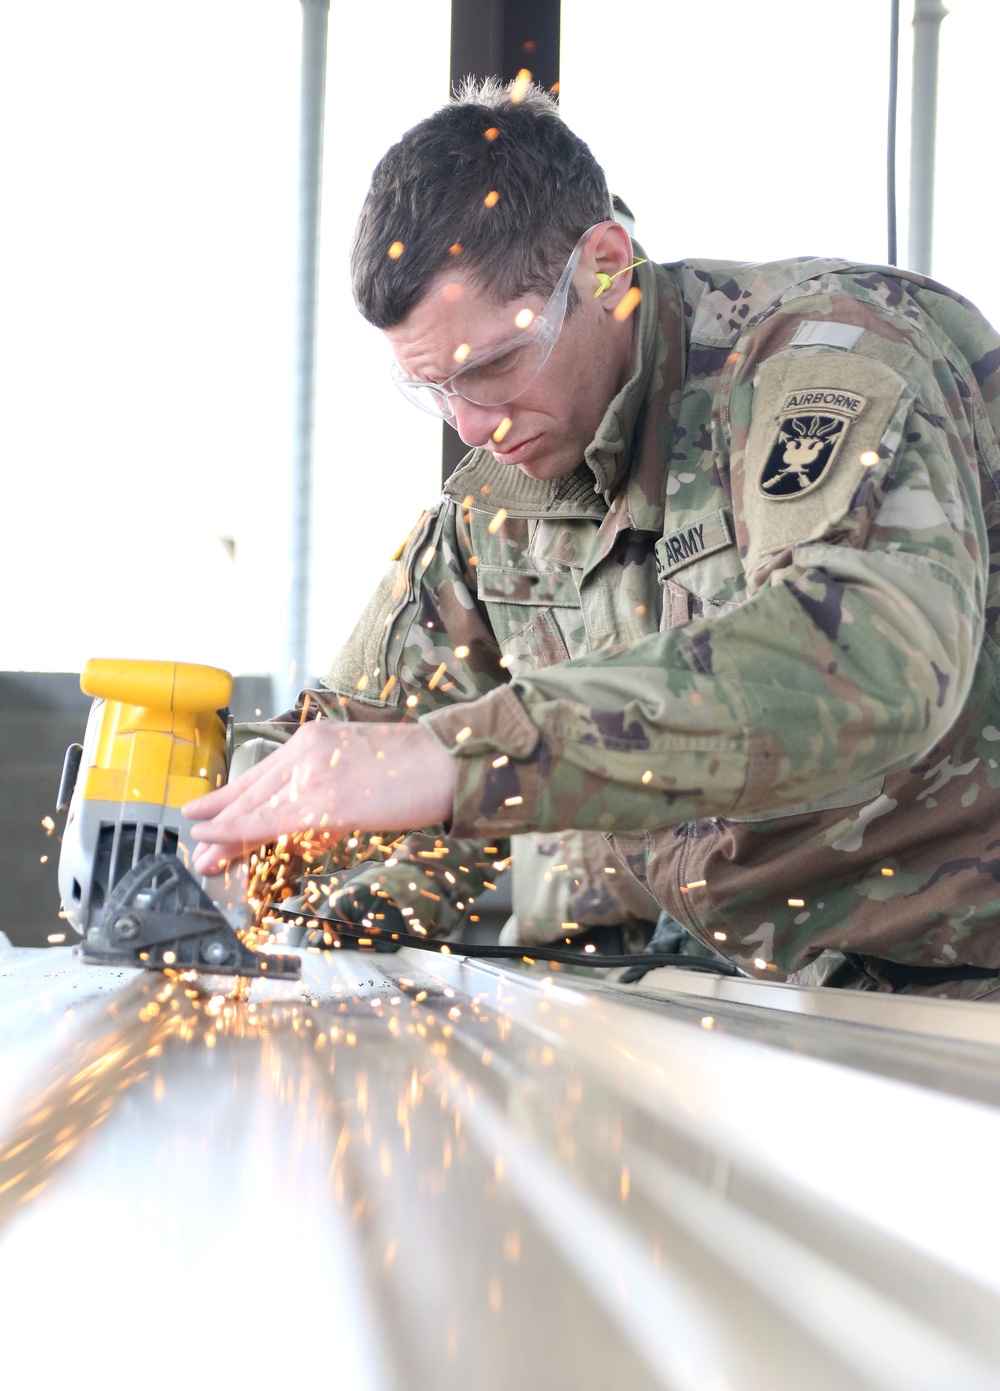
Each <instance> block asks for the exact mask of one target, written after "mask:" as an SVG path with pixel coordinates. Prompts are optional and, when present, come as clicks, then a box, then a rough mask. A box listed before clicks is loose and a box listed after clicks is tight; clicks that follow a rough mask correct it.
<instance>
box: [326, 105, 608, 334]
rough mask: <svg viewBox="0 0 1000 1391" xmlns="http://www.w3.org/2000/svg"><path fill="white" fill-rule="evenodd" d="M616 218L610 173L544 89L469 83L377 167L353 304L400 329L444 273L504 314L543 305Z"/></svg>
mask: <svg viewBox="0 0 1000 1391" xmlns="http://www.w3.org/2000/svg"><path fill="white" fill-rule="evenodd" d="M493 195H499V197H494V196H493ZM613 216H614V214H613V212H612V207H611V195H610V193H609V192H608V184H607V179H606V178H605V176H604V170H603V169H602V168H601V166H600V165H599V164H598V163H597V161H596V160H595V159H594V156H593V155H592V154H591V152H590V149H589V147H588V146H587V145H586V144H585V142H584V141H583V140H581V139H580V137H579V136H577V135H574V134H573V132H572V131H571V130H570V129H569V127H568V126H567V125H566V123H565V122H564V121H563V119H562V117H561V116H560V115H559V112H558V110H557V108H556V105H555V102H554V101H553V100H552V98H551V97H550V96H549V95H548V93H547V92H546V91H544V89H542V88H541V87H537V86H530V87H528V88H527V90H524V89H523V85H522V86H518V84H516V83H511V84H509V85H504V84H503V83H501V82H499V81H498V80H497V79H496V78H488V79H487V80H486V81H485V82H474V81H473V80H471V79H468V78H467V79H466V81H465V82H464V83H463V84H462V87H461V89H460V90H459V92H458V94H457V96H456V97H455V99H454V100H453V101H451V102H450V103H449V104H448V105H447V106H444V107H442V108H441V109H440V110H439V111H436V112H435V113H434V115H433V116H429V117H428V118H427V119H426V120H424V121H421V122H420V124H419V125H416V126H414V127H413V129H412V130H410V131H407V133H406V134H405V135H404V136H403V138H402V140H400V141H399V143H398V144H396V145H393V146H392V148H391V149H390V150H389V151H388V152H387V153H386V154H385V155H383V157H382V159H381V160H380V161H379V163H378V166H377V167H376V169H375V172H374V174H373V175H372V182H371V187H370V188H369V190H368V196H367V197H366V198H365V202H364V207H363V208H362V209H361V217H360V218H359V220H358V226H357V230H356V232H355V234H354V245H353V247H352V250H351V277H352V282H353V288H354V298H355V301H356V303H357V306H358V308H359V309H360V311H361V313H362V314H363V315H364V316H365V318H366V319H367V320H368V321H369V322H370V323H372V324H374V325H375V327H376V328H393V327H394V326H395V325H396V324H398V323H400V322H401V320H403V319H405V318H406V316H407V314H408V313H409V312H410V310H411V309H412V308H413V307H414V305H415V304H416V303H417V301H418V300H419V299H420V298H421V296H422V295H423V294H424V292H425V291H426V289H427V287H428V285H429V284H430V282H431V281H432V280H433V279H434V278H435V277H436V276H437V275H438V274H440V272H441V271H443V270H444V269H445V268H446V267H449V266H452V267H454V269H455V270H456V272H457V271H458V270H459V268H461V270H462V271H463V272H464V273H465V274H466V275H470V276H471V277H472V279H473V280H474V282H475V283H476V284H477V285H479V286H481V287H482V288H484V289H487V290H489V292H490V293H491V295H492V296H493V297H494V298H495V299H496V301H497V303H499V304H504V303H507V302H508V301H509V300H511V299H513V298H514V297H515V296H516V295H522V294H527V293H538V294H541V295H544V296H548V295H549V294H550V293H551V291H552V289H553V287H554V286H555V283H556V280H557V279H558V278H559V273H560V271H561V270H562V268H563V266H564V265H565V263H566V260H567V258H568V257H569V254H570V252H571V251H572V250H573V247H574V246H575V244H576V242H577V240H578V239H579V238H580V236H581V235H582V234H583V233H584V232H585V231H586V230H587V228H588V227H590V226H592V225H593V224H594V223H595V222H605V221H609V220H611V219H612V218H613Z"/></svg>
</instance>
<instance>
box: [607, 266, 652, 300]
mask: <svg viewBox="0 0 1000 1391" xmlns="http://www.w3.org/2000/svg"><path fill="white" fill-rule="evenodd" d="M645 264H646V258H645V256H640V257H639V259H638V261H633V262H632V264H631V265H630V266H623V267H622V269H621V270H616V271H615V273H614V275H606V274H605V273H604V271H602V270H599V271H596V272H595V274H596V276H597V279H598V281H599V282H600V283H599V284H598V287H597V289H596V290H595V291H594V298H595V299H600V297H601V295H603V294H604V291H605V290H610V288H611V282H612V280H617V279H618V277H619V276H620V275H624V274H625V272H626V271H627V270H635V268H636V266H644V265H645Z"/></svg>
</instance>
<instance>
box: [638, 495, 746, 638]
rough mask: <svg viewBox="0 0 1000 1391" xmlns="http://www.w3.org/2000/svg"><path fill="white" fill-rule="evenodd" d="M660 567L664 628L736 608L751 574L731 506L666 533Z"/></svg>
mask: <svg viewBox="0 0 1000 1391" xmlns="http://www.w3.org/2000/svg"><path fill="white" fill-rule="evenodd" d="M656 571H657V575H658V576H659V579H660V582H661V584H662V585H663V623H662V625H661V626H662V627H663V628H675V627H677V625H678V624H679V623H687V622H688V620H689V619H691V618H701V617H708V616H709V615H711V614H717V613H728V611H729V610H730V609H734V608H736V607H737V606H738V605H739V604H740V603H741V602H742V599H743V596H744V593H745V591H746V575H745V573H744V570H743V563H742V561H741V560H740V554H739V549H738V548H737V546H736V544H735V542H734V540H733V525H732V521H731V519H730V517H729V514H728V513H727V512H726V511H725V509H724V508H721V507H719V508H716V509H715V510H714V511H713V512H709V513H706V514H705V515H703V516H701V517H696V518H694V519H692V520H688V521H686V522H685V524H684V525H683V526H677V527H676V528H672V529H671V530H670V531H667V532H665V533H664V535H663V536H661V537H660V539H659V541H657V543H656Z"/></svg>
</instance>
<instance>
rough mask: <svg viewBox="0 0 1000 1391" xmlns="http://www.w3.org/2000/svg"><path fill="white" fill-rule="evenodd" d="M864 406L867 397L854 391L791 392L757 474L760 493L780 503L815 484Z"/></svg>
mask: <svg viewBox="0 0 1000 1391" xmlns="http://www.w3.org/2000/svg"><path fill="white" fill-rule="evenodd" d="M867 405H868V398H867V397H865V396H860V395H858V394H857V392H851V391H843V390H840V391H838V390H836V389H832V388H825V387H810V388H808V389H805V390H799V391H793V392H790V393H789V394H788V395H787V396H786V397H785V400H784V404H783V405H782V408H781V410H780V412H779V413H778V416H777V432H776V434H775V437H774V439H773V440H772V442H771V445H770V448H769V449H768V451H767V455H766V457H765V459H764V466H763V468H762V469H761V471H760V477H759V478H758V479H757V491H758V492H759V493H760V495H761V497H766V498H770V499H771V500H772V501H774V502H784V501H787V500H788V499H789V498H797V497H804V496H805V494H806V493H810V492H812V490H813V489H814V488H818V487H819V485H820V484H821V483H822V482H823V480H824V478H826V477H827V475H828V474H829V473H830V471H831V469H832V468H833V462H834V460H835V459H836V457H837V454H838V453H839V452H840V446H841V445H842V444H843V442H844V438H845V436H846V434H847V430H848V427H849V426H850V424H851V422H852V421H854V420H857V418H858V417H859V416H860V415H861V414H862V413H863V412H864V409H865V407H866V406H867Z"/></svg>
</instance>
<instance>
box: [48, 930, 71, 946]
mask: <svg viewBox="0 0 1000 1391" xmlns="http://www.w3.org/2000/svg"><path fill="white" fill-rule="evenodd" d="M65 940H66V934H65V932H50V933H49V935H48V937H47V938H46V941H49V942H51V943H52V945H53V946H57V945H58V944H59V943H60V942H65Z"/></svg>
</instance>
